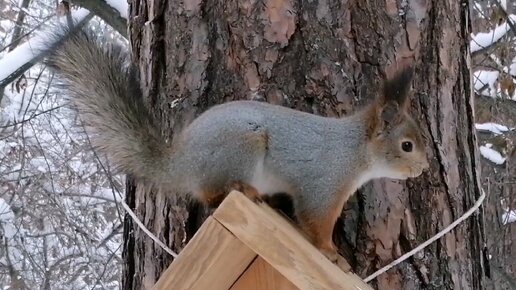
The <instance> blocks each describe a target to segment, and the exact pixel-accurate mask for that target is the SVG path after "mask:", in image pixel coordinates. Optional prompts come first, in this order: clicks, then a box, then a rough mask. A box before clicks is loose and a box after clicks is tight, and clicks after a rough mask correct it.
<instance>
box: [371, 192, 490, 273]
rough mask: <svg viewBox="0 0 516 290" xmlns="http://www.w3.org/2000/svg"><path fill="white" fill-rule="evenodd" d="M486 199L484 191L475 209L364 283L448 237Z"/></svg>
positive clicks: (471, 209)
mask: <svg viewBox="0 0 516 290" xmlns="http://www.w3.org/2000/svg"><path fill="white" fill-rule="evenodd" d="M485 197H486V193H485V192H484V190H482V194H481V195H480V197H479V198H478V200H477V201H476V202H475V204H474V205H473V207H471V208H470V209H469V210H468V211H467V212H465V213H464V214H463V215H462V216H461V217H460V218H458V219H457V220H455V221H454V222H453V223H451V224H450V225H449V226H447V227H446V228H445V229H444V230H442V231H440V232H439V233H437V234H436V235H435V236H433V237H431V238H430V239H428V240H427V241H426V242H424V243H422V244H421V245H419V246H418V247H417V248H415V249H413V250H412V251H410V252H408V253H406V254H405V255H403V256H401V257H399V258H398V259H396V260H394V261H393V262H392V263H390V264H389V265H387V266H385V267H383V268H381V269H380V270H378V271H376V272H374V273H373V274H371V275H370V276H368V277H367V278H365V279H364V282H366V283H368V282H369V281H371V280H373V279H374V278H376V277H378V276H379V275H381V274H383V273H385V272H387V271H388V270H389V269H391V268H392V267H394V266H396V265H398V264H399V263H401V262H403V261H405V260H406V259H408V258H410V257H411V256H413V255H414V254H415V253H417V252H419V251H421V250H423V249H424V248H426V247H427V246H428V245H430V244H431V243H433V242H435V241H436V240H438V239H439V238H441V237H442V236H444V235H446V234H447V233H448V232H450V231H451V230H453V228H455V227H456V226H457V225H458V224H460V223H461V222H463V221H464V220H465V219H467V218H468V217H469V216H470V215H472V214H473V213H474V212H475V211H476V210H477V209H478V208H479V207H480V206H481V205H482V202H483V201H484V199H485Z"/></svg>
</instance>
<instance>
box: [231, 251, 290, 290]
mask: <svg viewBox="0 0 516 290" xmlns="http://www.w3.org/2000/svg"><path fill="white" fill-rule="evenodd" d="M230 290H299V288H297V287H296V286H295V285H294V284H292V283H291V282H290V281H289V280H288V279H287V278H285V276H283V275H281V274H280V273H279V272H278V271H277V270H276V269H274V268H273V267H272V266H271V265H269V263H267V262H266V261H265V260H264V259H263V258H261V257H258V258H256V259H255V260H254V262H253V263H252V264H251V266H249V268H248V269H247V270H246V271H245V272H244V274H243V275H242V276H241V277H240V278H239V279H238V280H237V281H236V283H235V284H234V285H233V287H231V289H230Z"/></svg>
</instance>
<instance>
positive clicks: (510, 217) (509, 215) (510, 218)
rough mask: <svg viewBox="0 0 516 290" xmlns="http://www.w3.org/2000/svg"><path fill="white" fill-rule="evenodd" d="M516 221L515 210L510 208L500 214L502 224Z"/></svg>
mask: <svg viewBox="0 0 516 290" xmlns="http://www.w3.org/2000/svg"><path fill="white" fill-rule="evenodd" d="M513 222H516V210H511V211H508V212H505V213H504V214H502V223H503V224H504V225H506V224H510V223H513Z"/></svg>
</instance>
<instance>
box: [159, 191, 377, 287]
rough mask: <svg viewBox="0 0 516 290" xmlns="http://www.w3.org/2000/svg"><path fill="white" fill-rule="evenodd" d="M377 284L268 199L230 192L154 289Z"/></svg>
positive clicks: (360, 285) (364, 285)
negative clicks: (348, 268)
mask: <svg viewBox="0 0 516 290" xmlns="http://www.w3.org/2000/svg"><path fill="white" fill-rule="evenodd" d="M337 289H339V290H372V288H371V287H370V286H369V285H367V284H366V283H365V282H364V281H362V279H360V277H358V276H357V275H355V274H353V273H351V272H343V271H342V270H341V269H340V268H339V267H337V266H336V265H335V264H333V263H331V262H330V261H329V260H328V259H327V258H326V257H325V256H323V255H322V254H321V253H320V252H319V251H318V250H317V249H316V248H315V247H314V246H313V245H312V244H311V243H310V242H309V241H308V240H307V239H306V238H305V237H304V236H303V235H302V234H301V233H300V232H299V231H298V230H297V228H296V227H294V226H293V225H292V224H291V223H290V222H289V221H288V220H287V219H285V218H283V217H282V216H281V215H280V214H278V213H277V212H276V211H274V210H273V209H271V208H270V207H269V206H267V205H266V204H256V203H254V202H252V201H251V200H249V199H248V198H247V197H245V196H244V195H243V194H242V193H239V192H236V191H234V192H231V193H230V194H229V196H228V197H227V198H226V199H225V200H224V201H223V202H222V204H221V205H220V206H219V208H218V209H217V210H216V211H215V212H214V214H213V215H212V216H210V217H209V218H208V219H207V220H206V221H205V222H204V224H203V225H202V226H201V228H200V229H199V230H198V231H197V233H196V234H195V235H194V237H193V238H192V240H191V241H190V242H189V243H188V244H187V245H186V247H185V248H184V249H183V250H182V251H181V253H180V254H179V256H178V257H177V258H176V259H175V260H174V261H173V262H172V264H171V265H170V266H169V267H168V269H167V270H166V271H165V272H163V274H162V275H161V277H160V279H159V280H158V282H157V283H156V284H155V285H154V288H153V290H337Z"/></svg>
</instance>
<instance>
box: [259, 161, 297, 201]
mask: <svg viewBox="0 0 516 290" xmlns="http://www.w3.org/2000/svg"><path fill="white" fill-rule="evenodd" d="M250 183H251V185H252V186H253V187H254V188H256V190H258V192H259V193H260V194H274V193H289V194H290V193H291V192H292V187H291V186H289V184H288V183H287V182H286V181H285V180H282V179H281V176H279V175H277V174H275V173H274V172H272V171H271V170H267V168H265V166H264V164H263V160H262V161H259V162H258V163H257V164H256V167H255V170H254V174H253V177H252V179H251V182H250Z"/></svg>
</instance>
